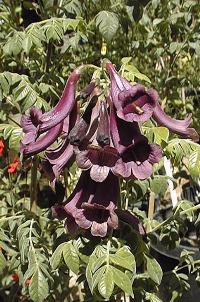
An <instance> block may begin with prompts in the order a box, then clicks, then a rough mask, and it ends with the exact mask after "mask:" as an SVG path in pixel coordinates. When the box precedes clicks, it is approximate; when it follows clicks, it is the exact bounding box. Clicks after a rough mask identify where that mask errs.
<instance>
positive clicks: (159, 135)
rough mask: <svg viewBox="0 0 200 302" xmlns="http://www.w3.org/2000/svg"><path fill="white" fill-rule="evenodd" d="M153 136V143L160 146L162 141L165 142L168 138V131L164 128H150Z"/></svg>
mask: <svg viewBox="0 0 200 302" xmlns="http://www.w3.org/2000/svg"><path fill="white" fill-rule="evenodd" d="M150 129H151V130H152V132H153V134H154V142H155V143H156V144H159V145H160V144H161V143H162V141H165V142H167V141H168V138H169V130H168V129H167V128H165V127H152V128H150Z"/></svg>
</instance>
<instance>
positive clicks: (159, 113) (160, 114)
mask: <svg viewBox="0 0 200 302" xmlns="http://www.w3.org/2000/svg"><path fill="white" fill-rule="evenodd" d="M153 118H154V120H155V121H156V122H157V123H158V124H159V125H162V126H165V127H167V128H168V129H169V130H170V131H172V132H174V133H176V134H179V135H182V136H183V137H186V138H191V139H192V140H193V141H198V140H199V135H198V133H197V132H196V130H195V129H194V128H188V127H189V125H190V124H191V123H192V115H189V116H188V117H187V118H186V119H185V120H176V119H174V118H171V117H170V116H168V115H167V114H166V113H165V112H164V111H163V110H162V108H161V106H160V105H159V103H157V104H156V107H155V108H154V111H153Z"/></svg>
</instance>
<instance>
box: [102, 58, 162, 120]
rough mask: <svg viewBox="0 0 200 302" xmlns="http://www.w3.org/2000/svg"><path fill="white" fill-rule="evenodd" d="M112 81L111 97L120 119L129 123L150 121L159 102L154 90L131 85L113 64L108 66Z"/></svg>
mask: <svg viewBox="0 0 200 302" xmlns="http://www.w3.org/2000/svg"><path fill="white" fill-rule="evenodd" d="M106 69H107V71H108V72H109V75H110V79H111V97H112V101H113V103H114V105H115V108H116V109H117V115H118V117H119V118H121V119H123V120H125V121H127V122H133V121H135V122H144V121H146V120H148V119H149V118H150V117H151V116H152V114H153V109H154V107H155V105H156V102H157V100H158V93H157V91H156V90H154V89H149V90H146V88H145V87H144V86H143V85H140V84H138V85H135V86H133V85H131V84H130V83H129V82H128V81H127V80H126V79H124V78H123V77H121V76H120V75H119V73H118V72H117V71H116V70H115V68H114V66H113V65H112V63H107V64H106Z"/></svg>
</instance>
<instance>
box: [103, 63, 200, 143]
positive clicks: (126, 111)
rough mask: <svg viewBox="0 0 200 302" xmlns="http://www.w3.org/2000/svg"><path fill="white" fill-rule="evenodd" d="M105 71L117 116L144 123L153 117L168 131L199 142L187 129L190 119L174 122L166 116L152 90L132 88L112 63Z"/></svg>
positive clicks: (174, 120) (193, 133) (195, 135)
mask: <svg viewBox="0 0 200 302" xmlns="http://www.w3.org/2000/svg"><path fill="white" fill-rule="evenodd" d="M106 69H107V71H108V72H109V75H110V79H111V98H112V101H113V103H114V105H115V108H116V110H117V116H118V117H119V118H121V119H123V120H125V121H127V122H132V121H135V122H144V121H146V120H148V119H149V118H150V117H152V116H153V118H154V119H155V121H156V122H157V123H158V124H159V125H163V126H165V127H167V128H169V130H170V131H172V132H174V133H176V134H179V135H182V136H183V137H186V138H191V139H193V140H194V141H198V140H199V135H198V134H197V132H196V130H195V129H193V128H188V127H189V125H190V124H191V123H192V117H191V116H188V117H187V118H186V119H185V120H176V119H173V118H171V117H170V116H168V115H167V114H166V113H165V112H164V111H163V110H162V108H161V107H160V105H159V103H158V99H159V96H158V93H157V91H156V90H154V89H149V90H146V88H145V87H144V86H142V85H140V84H138V85H134V86H132V85H131V84H130V83H129V82H128V81H127V80H126V79H124V78H123V77H121V76H120V75H119V73H118V72H117V71H116V70H115V68H114V66H113V65H112V63H110V62H109V63H106Z"/></svg>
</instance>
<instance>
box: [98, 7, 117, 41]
mask: <svg viewBox="0 0 200 302" xmlns="http://www.w3.org/2000/svg"><path fill="white" fill-rule="evenodd" d="M96 26H97V27H98V29H99V31H100V33H101V34H102V36H103V38H105V39H106V40H107V41H108V42H109V41H111V40H112V38H113V37H114V35H115V34H116V32H117V29H118V27H119V20H118V17H117V15H116V14H115V13H112V12H109V11H101V12H99V13H98V15H97V16H96Z"/></svg>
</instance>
